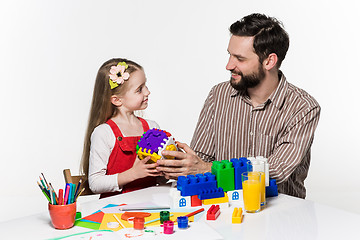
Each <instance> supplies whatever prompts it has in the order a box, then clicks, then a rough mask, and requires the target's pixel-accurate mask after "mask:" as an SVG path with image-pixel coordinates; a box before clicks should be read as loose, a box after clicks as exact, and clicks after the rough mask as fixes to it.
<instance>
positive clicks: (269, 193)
mask: <svg viewBox="0 0 360 240" xmlns="http://www.w3.org/2000/svg"><path fill="white" fill-rule="evenodd" d="M265 191H266V197H275V196H277V195H279V193H278V187H277V185H276V180H275V179H272V178H270V181H269V186H268V187H266V188H265Z"/></svg>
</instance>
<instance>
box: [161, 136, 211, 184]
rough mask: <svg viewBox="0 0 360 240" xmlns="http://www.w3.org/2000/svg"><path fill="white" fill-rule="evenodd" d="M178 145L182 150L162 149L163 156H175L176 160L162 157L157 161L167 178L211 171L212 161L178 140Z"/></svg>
mask: <svg viewBox="0 0 360 240" xmlns="http://www.w3.org/2000/svg"><path fill="white" fill-rule="evenodd" d="M177 146H178V147H179V149H180V150H182V151H166V150H164V151H162V154H163V156H171V157H175V158H176V159H175V160H171V159H160V160H158V161H157V164H158V167H156V169H157V170H158V171H160V172H163V173H164V176H165V177H166V178H167V179H170V178H171V179H177V177H179V176H186V175H190V174H192V175H195V174H198V173H205V172H211V165H212V163H209V162H205V161H203V160H202V159H201V158H200V157H199V156H197V155H196V153H195V152H194V151H193V150H192V149H191V148H190V147H189V146H188V145H187V144H185V143H180V142H177Z"/></svg>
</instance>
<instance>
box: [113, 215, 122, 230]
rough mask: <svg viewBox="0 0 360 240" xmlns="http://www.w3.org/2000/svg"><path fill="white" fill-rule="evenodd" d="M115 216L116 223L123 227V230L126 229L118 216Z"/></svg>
mask: <svg viewBox="0 0 360 240" xmlns="http://www.w3.org/2000/svg"><path fill="white" fill-rule="evenodd" d="M113 215H114V218H115V219H116V221H117V222H118V223H119V224H120V225H121V227H122V228H125V226H124V225H123V224H122V222H121V221H120V220H119V219H118V218H117V216H116V215H115V214H113Z"/></svg>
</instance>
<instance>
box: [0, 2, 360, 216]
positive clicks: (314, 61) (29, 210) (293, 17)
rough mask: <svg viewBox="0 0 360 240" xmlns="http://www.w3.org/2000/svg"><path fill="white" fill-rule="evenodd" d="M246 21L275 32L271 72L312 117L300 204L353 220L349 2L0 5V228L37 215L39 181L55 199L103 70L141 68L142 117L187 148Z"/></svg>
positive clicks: (355, 161) (356, 197) (355, 123)
mask: <svg viewBox="0 0 360 240" xmlns="http://www.w3.org/2000/svg"><path fill="white" fill-rule="evenodd" d="M253 12H260V13H265V14H267V15H270V16H274V17H277V18H278V19H279V20H281V21H282V22H283V23H284V26H285V29H286V30H287V31H288V33H289V35H290V49H289V51H288V54H287V57H286V59H285V60H284V62H283V66H282V70H283V72H284V73H285V75H286V77H287V79H288V81H289V82H291V83H293V84H295V85H296V86H298V87H301V88H303V89H305V90H306V91H307V92H308V93H310V94H311V95H312V96H314V97H315V98H316V99H317V100H318V102H319V103H320V105H321V107H322V112H321V117H320V122H319V126H318V129H317V131H316V134H315V141H314V144H313V147H312V163H311V166H310V172H309V176H308V178H307V180H306V186H307V199H309V200H313V201H316V202H319V203H324V204H327V205H331V206H335V207H338V208H342V209H345V210H348V211H353V212H357V213H360V207H359V204H358V203H359V202H360V180H359V177H358V175H359V168H360V163H359V154H358V152H357V150H358V149H359V144H358V138H357V137H358V136H359V130H360V128H359V122H360V121H359V120H360V119H359V118H360V117H359V110H358V106H357V102H358V101H357V100H358V95H359V92H358V88H359V83H358V81H359V80H360V79H359V71H358V70H359V60H358V59H359V56H360V45H359V37H360V32H359V26H358V23H359V19H358V15H359V13H358V8H357V5H356V1H350V0H343V1H325V0H323V1H313V0H302V1H297V2H295V1H287V0H282V1H276V0H275V1H240V0H231V1H215V0H197V1H194V0H182V1H168V0H152V1H145V0H144V1H140V0H132V1H123V0H117V1H115V0H113V1H109V0H103V1H93V2H92V1H85V0H81V1H49V0H46V1H45V0H44V1H28V0H23V1H19V0H12V1H4V0H3V1H1V3H0V27H1V28H0V30H1V33H0V34H1V38H0V61H1V62H0V79H1V87H0V104H1V105H0V106H1V108H0V111H1V117H0V141H1V142H0V160H1V174H0V182H1V185H2V186H1V193H0V194H1V197H0V204H1V208H2V211H1V214H0V221H6V220H9V219H12V218H18V217H21V216H26V215H29V214H34V213H37V212H39V211H46V209H47V205H46V199H45V197H44V196H43V195H42V193H41V192H40V189H39V187H38V186H37V184H36V181H37V180H38V176H39V175H40V173H41V172H43V173H44V174H45V176H46V178H47V180H48V181H50V182H52V184H53V186H54V187H55V189H59V188H63V186H64V180H63V175H62V170H63V169H64V168H70V169H71V171H72V172H73V173H77V172H78V170H79V163H80V158H81V153H82V146H83V138H84V134H85V128H86V124H87V119H88V112H89V107H90V102H91V97H92V90H93V86H94V81H95V76H96V73H97V70H98V68H99V67H100V65H101V64H102V63H103V62H105V61H106V60H108V59H109V58H112V57H126V58H129V59H131V60H134V61H136V62H138V63H140V64H141V65H143V67H144V68H145V73H146V75H147V78H148V86H149V88H150V91H151V95H150V102H149V107H148V109H147V110H146V117H148V118H150V119H154V120H156V121H157V122H158V123H159V124H160V126H161V128H162V129H165V130H167V131H169V132H171V133H172V134H173V135H174V136H175V137H176V139H177V140H179V141H183V142H186V143H188V144H189V143H190V141H191V137H192V134H193V131H194V128H195V125H196V122H197V118H198V116H199V113H200V110H201V107H202V105H203V103H204V100H205V98H206V96H207V94H208V92H209V90H210V88H211V87H212V86H213V85H215V84H216V83H219V82H222V81H226V80H228V79H229V76H230V75H229V73H228V72H227V71H226V70H225V65H226V63H227V59H228V54H227V51H226V49H227V44H228V40H229V32H228V27H229V26H230V25H231V24H232V23H233V22H234V21H236V20H238V19H240V18H241V17H243V16H245V15H248V14H250V13H253ZM234 157H237V156H234ZM238 157H240V156H238ZM334 221H336V219H334Z"/></svg>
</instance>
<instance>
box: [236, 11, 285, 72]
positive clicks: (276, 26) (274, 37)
mask: <svg viewBox="0 0 360 240" xmlns="http://www.w3.org/2000/svg"><path fill="white" fill-rule="evenodd" d="M229 30H230V33H231V34H232V35H235V36H241V37H254V44H253V47H254V50H255V53H256V54H257V55H258V57H259V61H260V62H261V63H262V62H263V61H264V60H265V59H266V58H267V57H268V56H269V54H271V53H275V54H276V55H277V57H278V62H277V67H278V68H280V66H281V63H282V61H283V60H284V58H285V56H286V52H287V50H288V49H289V35H288V33H287V32H286V31H285V30H284V29H283V27H282V23H281V22H279V21H278V20H277V19H276V18H273V17H268V16H266V15H264V14H259V13H253V14H250V15H248V16H246V17H243V18H242V19H241V20H239V21H236V22H234V23H233V24H232V25H231V26H230V28H229Z"/></svg>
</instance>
